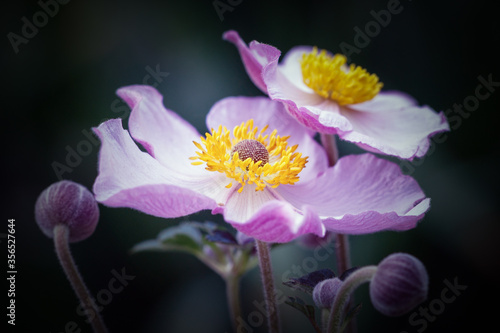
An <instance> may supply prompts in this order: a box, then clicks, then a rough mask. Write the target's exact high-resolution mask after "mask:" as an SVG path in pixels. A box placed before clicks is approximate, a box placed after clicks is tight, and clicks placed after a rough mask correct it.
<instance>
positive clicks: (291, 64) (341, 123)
mask: <svg viewBox="0 0 500 333" xmlns="http://www.w3.org/2000/svg"><path fill="white" fill-rule="evenodd" d="M310 49H311V47H305V46H302V47H297V48H294V49H292V50H291V51H290V52H288V53H287V55H286V56H285V59H284V62H283V63H281V64H279V65H278V61H277V60H276V61H273V62H271V63H270V64H269V65H268V66H266V68H264V69H263V74H262V76H263V78H264V82H265V83H266V85H267V92H268V95H269V97H270V98H271V99H273V100H276V101H280V102H282V103H283V104H284V105H285V106H286V109H287V111H288V112H289V113H290V114H291V115H292V116H293V117H294V118H295V119H297V120H298V121H299V122H300V123H301V124H303V125H305V126H306V127H308V128H310V129H312V130H314V131H318V132H321V133H328V134H336V133H337V132H338V131H350V130H351V129H352V126H351V124H350V123H349V121H348V120H347V119H346V118H345V117H344V116H343V115H342V114H341V113H340V108H339V105H338V104H337V103H336V102H335V101H332V100H329V99H325V98H323V97H321V96H320V95H318V94H317V93H316V92H314V91H313V90H312V89H310V88H309V87H307V86H306V85H305V84H304V82H303V79H302V70H301V68H300V62H299V59H300V57H302V54H303V53H304V52H309V51H310Z"/></svg>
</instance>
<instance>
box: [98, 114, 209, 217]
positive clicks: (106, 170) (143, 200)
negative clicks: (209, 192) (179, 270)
mask: <svg viewBox="0 0 500 333" xmlns="http://www.w3.org/2000/svg"><path fill="white" fill-rule="evenodd" d="M94 131H95V133H96V134H97V135H98V136H99V138H100V140H101V143H102V144H101V150H100V152H99V173H98V176H97V178H96V180H95V183H94V186H93V190H94V193H95V196H96V200H97V201H99V202H101V203H103V204H105V205H107V206H110V207H129V208H133V209H137V210H140V211H142V212H144V213H147V214H150V215H154V216H159V217H167V218H168V217H179V216H184V215H188V214H191V213H194V212H197V211H200V210H204V209H213V208H215V207H216V205H217V204H216V201H215V200H214V199H212V198H210V197H208V196H206V195H204V194H201V193H198V192H196V191H194V190H192V189H190V188H189V184H190V183H191V182H193V179H192V178H189V177H186V176H185V175H183V174H181V173H178V172H177V170H175V168H169V167H168V166H165V165H163V164H161V163H159V162H158V161H157V160H155V159H154V158H153V157H152V156H151V155H150V154H148V153H147V152H143V151H141V150H140V149H139V147H137V145H136V144H135V142H134V141H133V140H132V138H131V137H130V135H129V133H128V132H127V131H126V130H124V129H123V128H122V124H121V119H112V120H109V121H107V122H105V123H103V124H101V125H100V126H99V127H98V128H95V129H94ZM198 183H199V182H198ZM186 184H187V185H188V186H186Z"/></svg>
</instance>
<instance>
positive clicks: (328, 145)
mask: <svg viewBox="0 0 500 333" xmlns="http://www.w3.org/2000/svg"><path fill="white" fill-rule="evenodd" d="M320 138H321V144H322V145H323V147H324V148H325V150H326V154H327V156H328V165H329V166H334V165H335V163H337V161H338V160H339V150H338V148H337V143H336V142H335V136H333V134H323V133H320Z"/></svg>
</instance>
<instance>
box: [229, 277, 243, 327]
mask: <svg viewBox="0 0 500 333" xmlns="http://www.w3.org/2000/svg"><path fill="white" fill-rule="evenodd" d="M226 296H227V302H228V305H229V315H230V316H231V322H232V324H233V329H234V331H235V332H238V321H237V320H238V318H241V306H240V279H239V276H228V277H227V278H226Z"/></svg>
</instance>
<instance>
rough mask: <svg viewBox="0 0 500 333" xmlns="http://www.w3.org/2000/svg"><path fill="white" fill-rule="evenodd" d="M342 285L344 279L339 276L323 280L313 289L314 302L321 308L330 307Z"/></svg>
mask: <svg viewBox="0 0 500 333" xmlns="http://www.w3.org/2000/svg"><path fill="white" fill-rule="evenodd" d="M341 286H342V281H341V280H340V279H339V278H333V279H327V280H323V281H321V282H320V283H318V284H317V285H316V286H315V287H314V290H313V294H312V295H313V300H314V303H315V304H316V305H317V306H318V307H320V308H324V309H330V308H331V307H332V305H333V301H334V300H335V296H337V293H338V291H339V289H340V287H341Z"/></svg>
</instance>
